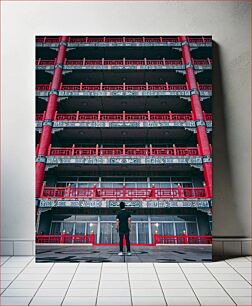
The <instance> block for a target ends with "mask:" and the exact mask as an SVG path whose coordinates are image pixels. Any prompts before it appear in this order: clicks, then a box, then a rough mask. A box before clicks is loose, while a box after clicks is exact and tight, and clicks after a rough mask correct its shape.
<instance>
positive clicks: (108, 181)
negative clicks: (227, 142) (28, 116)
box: [36, 36, 212, 244]
mask: <svg viewBox="0 0 252 306" xmlns="http://www.w3.org/2000/svg"><path fill="white" fill-rule="evenodd" d="M211 48H212V41H211V37H186V36H179V37H175V36H168V37H147V36H146V37H130V36H126V37H76V36H72V37H67V36H62V37H37V39H36V58H37V60H36V83H37V85H36V132H37V133H36V141H37V148H36V155H37V158H36V208H37V209H36V222H37V224H36V230H37V233H38V234H41V233H43V234H47V235H58V234H61V233H62V232H63V231H65V232H66V233H68V234H71V235H88V234H90V233H91V232H92V233H94V236H95V243H98V244H113V243H117V241H118V237H117V233H116V231H115V226H114V224H115V215H116V212H117V210H118V206H119V202H120V201H121V200H123V201H125V203H126V206H127V207H129V209H130V210H131V212H132V223H133V228H132V232H131V241H132V242H133V243H136V244H151V243H153V240H154V238H153V237H154V234H155V233H158V234H159V235H170V236H180V235H183V234H185V233H186V234H187V235H193V236H204V235H210V234H211V205H212V201H211V200H212V160H211V134H212V115H211V99H212V86H211V80H212V78H211V69H212V65H211ZM174 241H176V240H170V242H174ZM190 241H191V242H192V240H189V242H190ZM194 241H195V240H194ZM199 241H200V240H198V242H199Z"/></svg>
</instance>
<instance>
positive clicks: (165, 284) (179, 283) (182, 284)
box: [160, 280, 191, 289]
mask: <svg viewBox="0 0 252 306" xmlns="http://www.w3.org/2000/svg"><path fill="white" fill-rule="evenodd" d="M160 283H161V286H162V288H167V289H168V288H191V287H190V284H189V283H188V281H186V280H176V281H174V280H161V281H160Z"/></svg>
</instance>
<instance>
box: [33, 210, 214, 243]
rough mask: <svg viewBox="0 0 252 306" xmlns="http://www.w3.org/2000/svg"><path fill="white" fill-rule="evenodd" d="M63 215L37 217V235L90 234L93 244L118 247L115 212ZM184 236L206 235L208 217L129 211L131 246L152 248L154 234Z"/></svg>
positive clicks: (178, 212) (50, 213)
mask: <svg viewBox="0 0 252 306" xmlns="http://www.w3.org/2000/svg"><path fill="white" fill-rule="evenodd" d="M64 212H65V213H64V214H62V210H61V213H59V212H57V210H56V211H53V210H51V211H47V212H45V213H44V214H41V216H40V222H39V228H38V234H41V233H42V234H47V235H60V234H62V232H63V231H64V232H65V233H66V234H69V235H89V234H91V233H93V234H94V242H95V243H96V244H118V241H119V237H118V233H117V231H116V228H115V219H116V212H114V211H107V210H106V209H105V210H104V211H102V212H104V214H101V211H95V210H89V211H81V210H80V211H77V210H75V211H73V210H70V209H69V210H67V209H66V210H65V211H64ZM83 212H86V214H84V213H83ZM95 212H96V213H97V214H95ZM168 212H169V214H168ZM174 212H176V214H174ZM112 213H113V214H112ZM184 232H186V233H187V235H195V236H202V235H210V234H211V219H210V217H209V216H208V214H207V213H204V212H200V211H197V210H194V209H190V210H186V211H185V209H183V210H180V209H177V210H173V211H171V210H170V211H169V210H165V209H164V210H155V209H152V210H143V209H142V210H133V211H132V230H131V233H130V241H131V243H132V244H140V245H142V244H143V245H144V244H146V245H148V244H153V243H154V234H156V233H158V234H159V235H169V236H180V235H183V233H184Z"/></svg>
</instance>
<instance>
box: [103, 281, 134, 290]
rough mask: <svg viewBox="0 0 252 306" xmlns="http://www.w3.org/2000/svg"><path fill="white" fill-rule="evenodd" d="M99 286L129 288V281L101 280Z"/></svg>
mask: <svg viewBox="0 0 252 306" xmlns="http://www.w3.org/2000/svg"><path fill="white" fill-rule="evenodd" d="M97 286H98V283H97ZM99 288H100V289H101V288H108V289H110V288H129V281H128V280H127V281H120V282H118V281H109V282H108V281H100V284H99Z"/></svg>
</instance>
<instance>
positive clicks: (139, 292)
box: [131, 288, 163, 297]
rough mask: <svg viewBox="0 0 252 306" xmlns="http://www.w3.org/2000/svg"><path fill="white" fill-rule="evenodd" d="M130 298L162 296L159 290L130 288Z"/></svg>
mask: <svg viewBox="0 0 252 306" xmlns="http://www.w3.org/2000/svg"><path fill="white" fill-rule="evenodd" d="M131 295H132V296H146V297H147V296H148V297H149V296H152V297H153V296H163V292H162V290H161V289H150V288H141V289H140V288H131Z"/></svg>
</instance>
